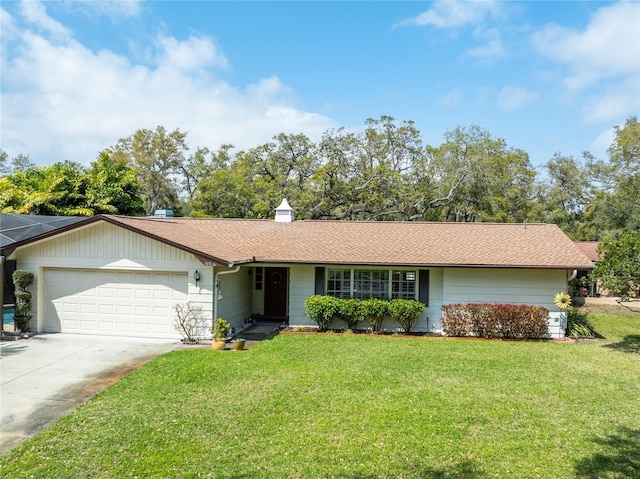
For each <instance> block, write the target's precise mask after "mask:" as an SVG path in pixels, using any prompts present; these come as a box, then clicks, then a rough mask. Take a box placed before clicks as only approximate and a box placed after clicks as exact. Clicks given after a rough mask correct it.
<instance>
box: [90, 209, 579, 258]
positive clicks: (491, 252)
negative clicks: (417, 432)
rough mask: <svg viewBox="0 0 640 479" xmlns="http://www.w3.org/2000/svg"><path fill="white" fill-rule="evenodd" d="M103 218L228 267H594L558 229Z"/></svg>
mask: <svg viewBox="0 0 640 479" xmlns="http://www.w3.org/2000/svg"><path fill="white" fill-rule="evenodd" d="M98 218H103V219H105V220H106V221H108V222H110V223H112V224H116V225H120V226H123V227H125V228H127V229H130V230H133V231H136V232H138V233H141V234H144V235H146V236H151V237H153V238H155V239H158V240H160V241H163V242H167V243H169V244H173V245H174V246H178V247H181V248H183V249H187V250H189V251H191V252H193V253H194V254H197V255H199V256H200V257H201V258H203V257H204V258H211V259H212V260H214V262H221V263H226V264H231V263H240V262H251V261H257V262H269V263H311V264H363V265H406V266H472V267H475V266H478V267H525V268H571V269H589V268H591V267H592V262H591V261H590V259H589V258H588V257H587V256H585V255H584V254H583V253H582V252H581V251H580V250H579V249H578V247H577V246H576V245H575V244H574V242H573V241H571V240H570V239H569V238H568V237H567V236H566V235H565V234H564V233H563V232H562V231H561V230H560V228H558V227H557V226H556V225H550V224H527V225H526V226H525V225H523V224H505V223H426V222H362V221H294V222H292V223H276V222H275V221H272V220H247V219H209V218H207V219H196V218H134V217H123V216H111V215H105V216H102V217H96V219H98Z"/></svg>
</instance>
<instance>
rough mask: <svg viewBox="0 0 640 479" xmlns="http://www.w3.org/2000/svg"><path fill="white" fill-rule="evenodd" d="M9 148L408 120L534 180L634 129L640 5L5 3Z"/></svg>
mask: <svg viewBox="0 0 640 479" xmlns="http://www.w3.org/2000/svg"><path fill="white" fill-rule="evenodd" d="M0 9H1V10H0V14H1V22H2V39H1V41H2V59H1V61H2V63H1V68H2V80H1V81H2V84H1V105H0V108H1V112H0V113H1V115H2V116H1V122H2V123H1V125H0V132H1V138H0V146H1V148H2V149H4V150H5V151H6V152H7V153H8V154H9V155H10V156H11V157H12V156H15V155H16V154H18V153H23V154H28V155H30V157H31V159H32V160H33V161H35V162H36V163H38V164H51V163H53V162H55V161H62V160H72V161H77V162H80V163H82V164H85V165H88V164H89V163H90V162H91V161H93V160H94V159H95V158H96V156H97V154H98V153H99V152H100V151H101V150H102V149H104V148H106V147H108V146H110V145H113V144H114V143H115V142H116V141H117V140H118V139H119V138H122V137H125V136H128V135H130V134H131V133H133V132H134V131H135V130H137V129H139V128H155V126H157V125H163V126H165V127H166V128H167V129H174V128H180V129H181V130H183V131H187V132H188V133H189V135H188V141H189V144H190V146H191V147H193V148H195V147H197V146H208V147H209V148H212V149H216V148H218V147H219V146H220V145H221V144H223V143H231V144H233V145H234V146H236V148H237V149H246V148H251V147H253V146H257V145H259V144H262V143H265V142H267V141H269V140H270V139H271V138H272V137H273V136H274V135H276V134H278V133H281V132H285V133H305V134H307V135H308V136H310V137H311V138H312V139H319V138H320V136H321V135H322V133H323V132H325V131H326V130H327V129H329V128H338V127H346V128H349V129H352V130H356V131H357V130H359V129H362V128H363V125H364V122H365V120H366V119H367V118H379V117H380V116H381V115H391V116H393V117H395V118H397V119H398V120H412V121H414V122H415V125H416V127H417V128H418V129H419V130H420V131H421V133H422V137H423V141H424V143H425V144H430V145H433V146H436V145H439V144H440V143H441V142H442V140H443V135H444V133H445V132H446V131H447V130H452V129H454V128H455V127H457V126H469V125H472V124H477V125H480V126H481V127H483V128H485V129H487V130H488V131H489V132H491V133H492V134H493V135H494V136H496V137H500V138H504V139H505V140H506V142H507V144H508V145H509V146H511V147H515V148H522V149H524V150H525V151H527V152H528V153H529V155H530V159H531V162H532V163H533V164H534V165H541V164H543V163H545V162H546V161H548V160H549V159H551V157H552V156H553V154H554V153H562V154H565V155H572V156H575V157H579V156H580V155H581V153H582V152H583V151H585V150H587V151H590V152H592V153H593V154H595V155H596V156H598V157H601V158H603V157H605V156H606V149H607V147H608V146H609V144H610V143H611V139H612V137H613V126H614V125H621V124H623V123H624V121H625V119H626V118H628V117H629V116H632V115H638V114H640V3H638V2H628V1H622V2H595V1H570V2H545V1H534V2H457V1H441V2H417V1H411V2H400V1H398V2H390V1H389V2H382V1H380V2H344V1H340V2H327V1H318V2H305V1H297V2H270V1H262V2H241V1H236V2H209V1H198V2H170V1H157V2H125V1H113V2H95V1H94V2H83V1H49V2H39V1H28V2H10V1H3V2H2V4H1V6H0Z"/></svg>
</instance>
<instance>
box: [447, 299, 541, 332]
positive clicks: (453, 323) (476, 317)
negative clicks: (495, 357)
mask: <svg viewBox="0 0 640 479" xmlns="http://www.w3.org/2000/svg"><path fill="white" fill-rule="evenodd" d="M442 312H443V315H442V330H443V331H444V332H445V334H447V335H448V336H476V337H479V338H504V339H535V338H540V337H542V336H544V335H545V334H547V331H548V318H549V310H548V309H547V308H544V307H542V306H529V305H526V304H487V303H470V304H448V305H445V306H443V307H442Z"/></svg>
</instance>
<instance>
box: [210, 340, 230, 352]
mask: <svg viewBox="0 0 640 479" xmlns="http://www.w3.org/2000/svg"><path fill="white" fill-rule="evenodd" d="M226 345H227V342H226V341H225V340H224V339H215V338H214V339H213V341H211V349H217V350H222V349H224V347H225V346H226Z"/></svg>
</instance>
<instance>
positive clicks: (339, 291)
mask: <svg viewBox="0 0 640 479" xmlns="http://www.w3.org/2000/svg"><path fill="white" fill-rule="evenodd" d="M327 273H328V274H327V294H328V295H329V296H335V297H337V298H349V297H351V270H350V269H330V270H329V271H328V272H327Z"/></svg>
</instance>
